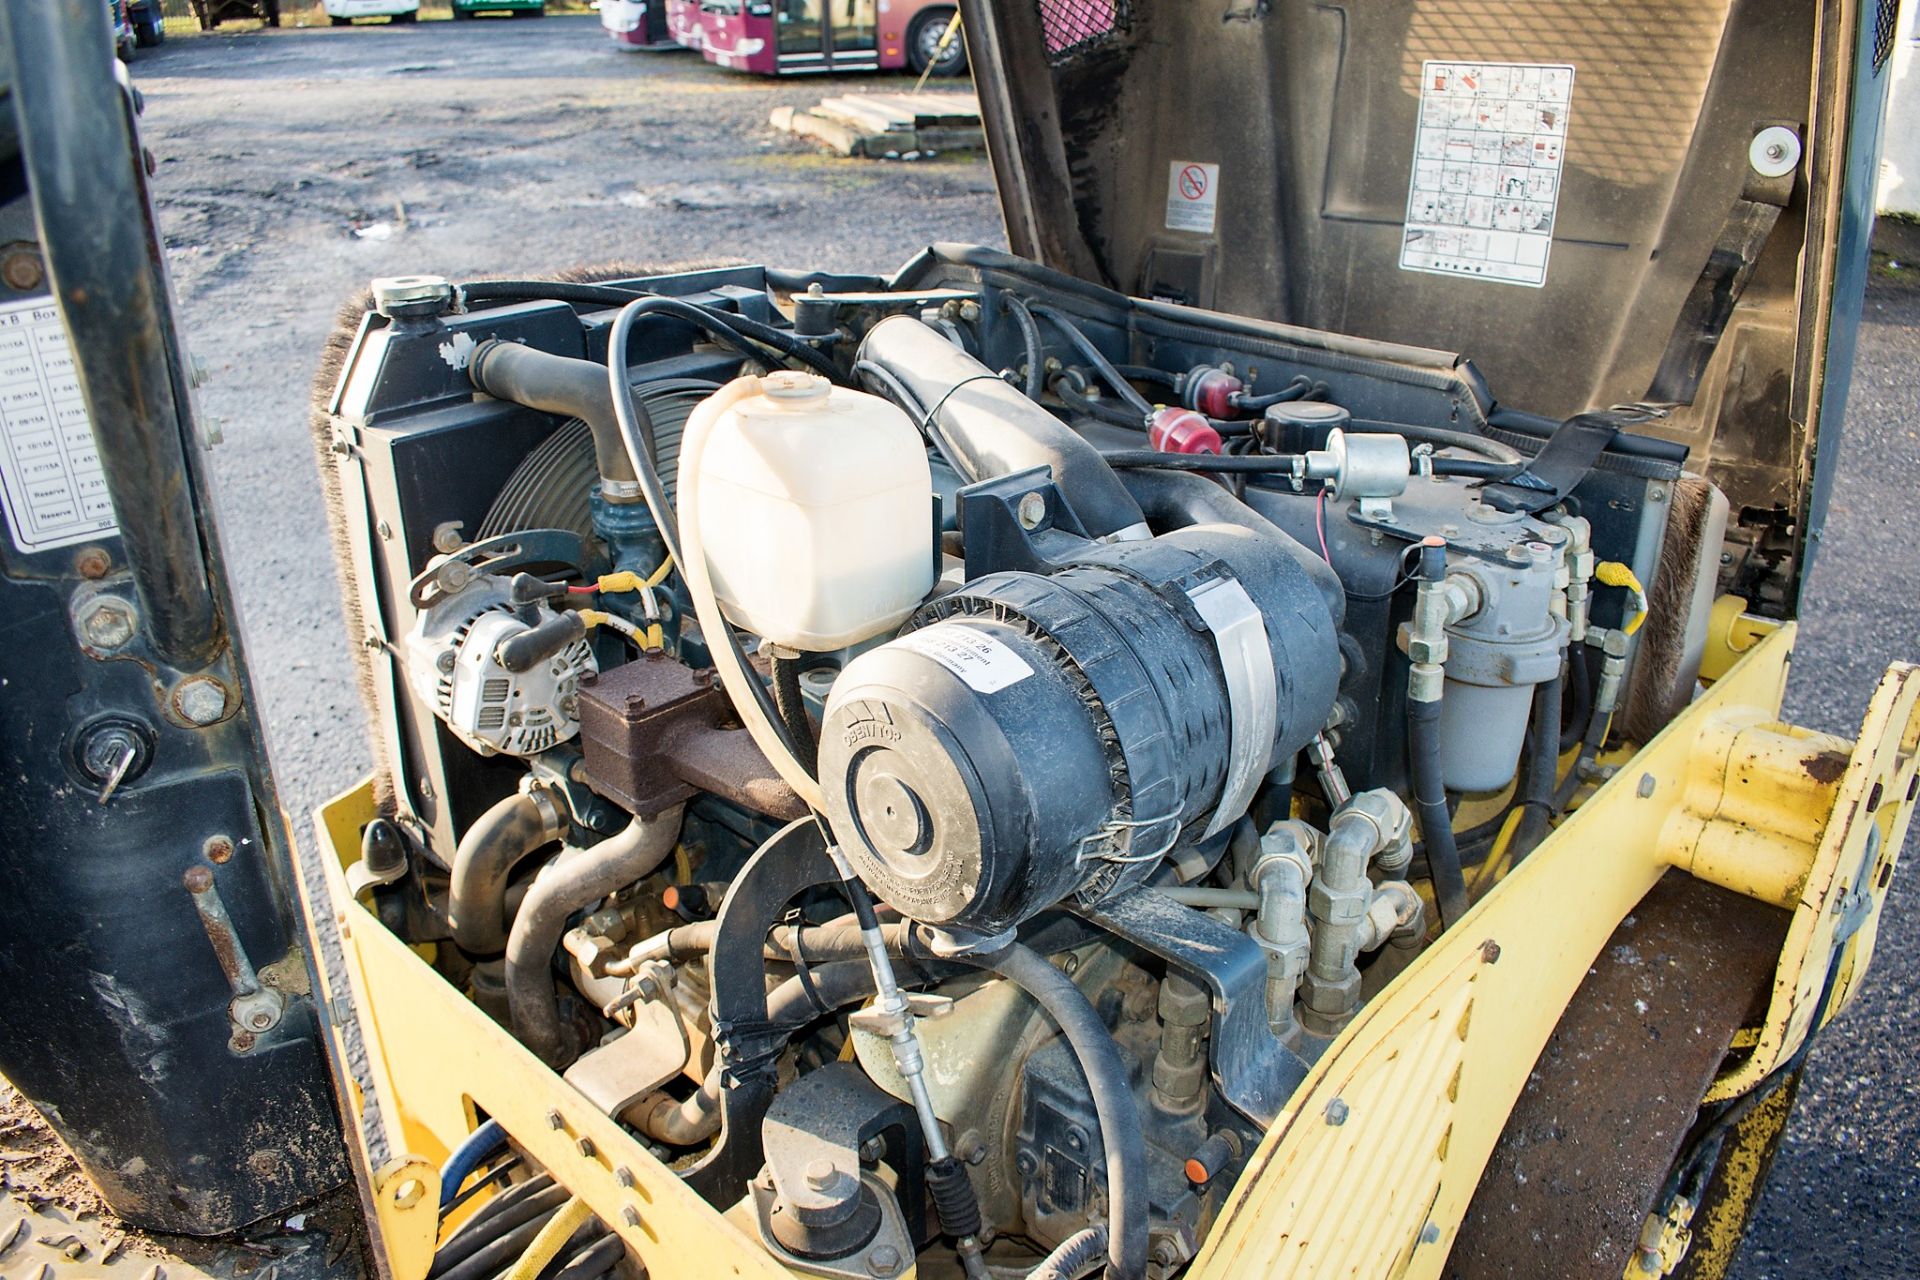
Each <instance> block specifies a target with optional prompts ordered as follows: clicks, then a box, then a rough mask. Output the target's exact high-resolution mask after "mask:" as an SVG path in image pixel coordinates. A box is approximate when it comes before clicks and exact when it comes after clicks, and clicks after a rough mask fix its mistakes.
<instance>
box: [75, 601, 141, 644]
mask: <svg viewBox="0 0 1920 1280" xmlns="http://www.w3.org/2000/svg"><path fill="white" fill-rule="evenodd" d="M80 634H81V636H82V637H83V638H84V639H85V640H86V642H87V644H88V645H89V646H90V647H92V648H95V649H118V648H119V647H120V646H121V645H124V644H126V643H127V642H128V641H130V640H132V639H133V635H134V613H133V605H132V604H130V603H128V602H127V601H125V600H122V599H121V598H120V597H118V596H95V597H94V598H93V599H92V600H90V601H88V602H87V604H86V605H85V606H83V607H82V609H81V611H80Z"/></svg>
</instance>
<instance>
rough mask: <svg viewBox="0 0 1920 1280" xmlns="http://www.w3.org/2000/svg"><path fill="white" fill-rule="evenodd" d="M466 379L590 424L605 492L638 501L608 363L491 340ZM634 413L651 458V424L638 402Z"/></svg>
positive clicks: (478, 350) (501, 396)
mask: <svg viewBox="0 0 1920 1280" xmlns="http://www.w3.org/2000/svg"><path fill="white" fill-rule="evenodd" d="M467 378H468V380H470V381H471V382H472V383H473V385H474V386H475V387H477V388H478V389H479V390H481V391H484V392H486V393H487V394H488V395H490V396H492V397H493V398H494V399H496V400H510V401H512V402H513V403H514V404H521V405H525V406H526V407H527V408H529V409H538V410H540V412H542V413H557V414H564V415H565V416H567V417H569V418H578V419H580V420H581V421H582V422H584V423H586V424H587V431H588V433H589V434H590V435H592V437H593V465H594V469H595V470H596V471H598V472H599V473H600V479H601V481H602V484H603V490H602V491H603V492H606V493H607V496H608V497H609V498H610V499H613V500H615V501H622V502H635V501H638V500H639V497H640V493H639V490H638V489H637V488H636V487H635V486H636V484H637V483H638V480H637V477H636V476H635V474H634V470H633V463H632V461H631V460H630V459H629V458H628V457H627V450H626V445H625V444H624V443H622V441H621V439H620V424H619V422H618V421H617V420H616V419H615V417H614V414H613V390H612V388H611V387H609V386H608V384H607V370H606V367H605V366H604V365H599V364H595V363H594V362H593V361H591V360H576V359H574V358H573V357H572V356H556V355H553V354H551V353H550V352H546V351H537V350H535V349H534V348H532V347H529V346H526V345H525V344H523V343H518V342H502V341H500V340H499V339H498V338H489V339H487V340H486V341H485V342H482V343H481V344H480V345H479V346H477V347H475V348H474V349H473V354H472V356H470V357H469V358H468V360H467ZM634 412H635V414H636V415H637V416H638V417H639V419H640V421H641V424H642V426H641V433H640V434H641V436H642V437H643V438H644V439H645V440H646V444H647V455H648V456H649V457H652V456H654V452H655V451H654V445H653V421H652V419H650V418H648V417H647V411H646V407H645V406H644V405H642V404H640V403H639V401H638V400H635V401H634ZM608 490H611V492H608Z"/></svg>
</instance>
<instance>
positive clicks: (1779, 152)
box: [1767, 142, 1787, 161]
mask: <svg viewBox="0 0 1920 1280" xmlns="http://www.w3.org/2000/svg"><path fill="white" fill-rule="evenodd" d="M1786 158H1787V149H1786V148H1785V147H1783V146H1781V145H1780V144H1779V143H1777V142H1769V143H1768V144H1767V159H1769V160H1773V161H1780V160H1785V159H1786Z"/></svg>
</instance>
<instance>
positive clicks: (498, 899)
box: [447, 794, 562, 956]
mask: <svg viewBox="0 0 1920 1280" xmlns="http://www.w3.org/2000/svg"><path fill="white" fill-rule="evenodd" d="M561 834H562V832H560V831H558V830H555V829H554V828H553V827H551V826H549V825H548V823H547V810H545V809H543V808H542V807H541V805H540V803H539V802H538V801H536V800H535V799H534V798H533V797H532V796H530V795H524V794H515V795H510V796H508V797H507V798H506V799H504V800H502V801H500V802H499V803H498V804H496V805H494V806H493V807H492V808H491V809H488V810H487V811H486V812H485V813H483V814H481V815H480V816H479V818H477V819H476V820H475V821H474V824H473V825H472V826H470V827H468V828H467V830H466V833H465V834H464V835H462V836H461V837H460V845H459V847H458V848H457V849H455V850H454V853H453V871H452V874H451V877H450V878H449V880H448V882H447V928H448V929H449V930H450V931H451V932H452V933H453V940H454V942H455V943H456V944H457V945H458V946H459V948H460V949H461V950H462V951H465V952H467V953H469V954H471V955H477V956H490V955H496V954H498V953H499V952H500V951H502V950H504V949H505V948H506V945H507V879H508V877H510V876H511V875H512V874H513V869H514V868H515V867H517V866H519V865H520V864H521V863H522V862H524V861H525V860H526V859H527V857H528V856H529V855H531V854H532V853H533V852H534V851H535V850H536V849H539V848H540V847H541V846H542V845H545V844H550V843H552V842H553V841H554V840H557V839H559V837H560V836H561Z"/></svg>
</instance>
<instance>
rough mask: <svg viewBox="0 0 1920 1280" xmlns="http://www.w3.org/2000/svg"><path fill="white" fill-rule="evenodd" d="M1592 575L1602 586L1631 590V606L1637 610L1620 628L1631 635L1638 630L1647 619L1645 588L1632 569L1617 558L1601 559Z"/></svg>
mask: <svg viewBox="0 0 1920 1280" xmlns="http://www.w3.org/2000/svg"><path fill="white" fill-rule="evenodd" d="M1593 576H1594V577H1595V578H1597V579H1599V581H1600V583H1601V585H1603V586H1608V587H1625V588H1626V589H1627V590H1628V591H1631V592H1633V607H1634V608H1635V609H1636V610H1638V612H1636V613H1635V614H1634V615H1633V616H1632V617H1631V618H1629V619H1628V620H1627V621H1626V622H1625V624H1623V625H1622V626H1621V628H1620V630H1621V631H1622V632H1623V633H1625V634H1626V635H1632V634H1633V633H1634V632H1636V631H1638V630H1639V629H1640V624H1641V623H1643V622H1645V621H1646V620H1647V589H1646V588H1645V587H1643V586H1641V585H1640V579H1638V578H1636V577H1634V575H1633V570H1631V569H1629V568H1628V567H1627V566H1626V565H1624V564H1621V563H1620V562H1619V561H1618V560H1602V561H1601V562H1600V563H1599V564H1597V565H1595V566H1593Z"/></svg>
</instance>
